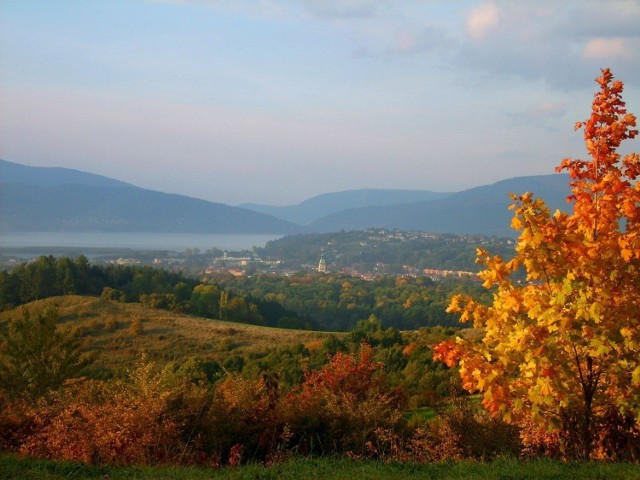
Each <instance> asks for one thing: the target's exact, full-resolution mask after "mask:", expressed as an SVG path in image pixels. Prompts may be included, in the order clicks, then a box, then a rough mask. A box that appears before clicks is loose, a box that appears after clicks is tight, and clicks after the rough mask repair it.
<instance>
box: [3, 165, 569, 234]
mask: <svg viewBox="0 0 640 480" xmlns="http://www.w3.org/2000/svg"><path fill="white" fill-rule="evenodd" d="M528 191H529V192H533V193H534V195H535V196H536V197H541V198H543V199H544V200H545V201H546V203H547V205H548V206H549V207H550V209H551V210H552V211H553V210H555V209H561V210H563V209H564V210H566V209H568V208H569V206H568V205H567V203H566V197H567V196H568V195H569V194H570V190H569V178H568V176H567V175H564V174H553V175H540V176H528V177H516V178H511V179H507V180H502V181H500V182H496V183H494V184H492V185H483V186H479V187H475V188H471V189H468V190H464V191H461V192H457V193H438V192H430V191H421V190H372V189H363V190H349V191H345V192H337V193H328V194H324V195H319V196H316V197H313V198H310V199H308V200H306V201H304V202H301V203H300V204H298V205H292V206H289V207H269V206H265V205H262V206H260V205H249V204H247V205H246V206H247V207H252V208H253V209H252V210H250V209H247V208H241V207H232V206H229V205H224V204H221V203H213V202H208V201H205V200H200V199H196V198H191V197H187V196H184V195H176V194H169V193H162V192H157V191H153V190H146V189H143V188H140V187H137V186H134V185H131V184H128V183H125V182H121V181H119V180H114V179H111V178H108V177H104V176H100V175H93V174H90V173H86V172H81V171H78V170H71V169H66V168H44V167H29V166H25V165H20V164H16V163H12V162H7V161H5V160H0V232H37V231H66V232H80V231H84V232H90V231H94V232H164V233H177V232H181V233H236V234H258V233H264V234H282V235H286V234H292V233H305V232H308V233H318V232H333V231H340V230H362V229H367V228H371V227H383V228H387V229H400V230H417V231H427V232H434V233H457V234H482V235H488V236H493V235H495V236H508V237H514V236H515V235H516V234H517V232H514V231H513V230H511V228H510V222H511V217H512V215H513V214H512V212H511V211H509V210H508V206H509V204H510V203H512V202H511V199H510V198H509V193H516V194H522V193H525V192H528ZM254 210H261V211H254ZM327 212H328V213H327ZM276 215H277V216H279V217H280V218H276ZM286 219H289V221H287V220H286ZM292 220H296V222H297V224H296V222H293V221H292ZM303 225H304V226H303Z"/></svg>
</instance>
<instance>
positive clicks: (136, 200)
mask: <svg viewBox="0 0 640 480" xmlns="http://www.w3.org/2000/svg"><path fill="white" fill-rule="evenodd" d="M0 200H2V201H1V202H0V232H39V231H40V232H43V231H47V232H51V231H57V232H83V231H85V232H86V231H93V232H164V233H169V232H172V233H173V232H180V233H238V234H254V233H263V234H266V233H269V234H272V233H273V234H285V233H291V232H294V231H297V229H298V228H297V226H295V225H293V224H292V223H289V222H286V221H284V220H281V219H278V218H275V217H272V216H269V215H266V214H263V213H257V212H253V211H250V210H245V209H242V208H237V207H231V206H229V205H224V204H221V203H212V202H207V201H205V200H199V199H196V198H191V197H186V196H183V195H175V194H168V193H162V192H157V191H153V190H146V189H143V188H139V187H136V186H134V185H129V184H127V183H124V182H120V181H118V180H112V179H109V178H107V177H102V176H99V175H93V174H89V173H84V172H78V171H76V170H70V169H63V168H43V167H26V166H24V165H18V164H13V163H11V162H6V161H0Z"/></svg>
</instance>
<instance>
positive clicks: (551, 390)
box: [434, 69, 640, 458]
mask: <svg viewBox="0 0 640 480" xmlns="http://www.w3.org/2000/svg"><path fill="white" fill-rule="evenodd" d="M596 81H597V82H598V84H599V85H600V89H599V91H598V92H597V93H596V94H595V95H594V100H593V108H592V113H591V116H590V118H589V119H588V120H586V121H585V122H579V123H577V124H576V129H584V138H585V143H586V147H587V151H588V152H589V155H590V156H591V159H589V160H579V159H571V158H567V159H565V160H563V161H562V163H561V164H560V166H559V167H558V168H557V171H565V170H566V171H567V172H568V173H569V175H570V177H571V181H570V186H571V187H572V195H571V196H570V197H569V198H568V200H569V201H570V202H571V203H572V207H573V211H572V213H568V214H567V213H562V212H560V211H556V212H555V213H553V214H551V212H550V211H549V209H548V208H547V206H546V205H545V203H544V201H543V200H542V199H539V198H534V197H533V195H532V194H530V193H526V194H524V195H522V196H519V197H517V196H515V195H514V196H513V199H514V201H515V204H514V205H513V206H512V209H513V210H514V211H515V215H514V218H513V220H512V226H513V228H515V229H516V230H518V231H520V232H521V233H520V236H519V239H518V242H517V247H516V252H515V255H514V257H513V258H512V259H511V260H509V261H505V260H503V259H502V258H500V257H497V256H490V255H489V254H488V253H487V252H486V251H483V250H481V249H479V250H478V262H479V263H482V264H484V266H485V270H484V271H483V272H481V274H480V276H481V278H482V279H483V280H484V286H485V287H487V288H493V289H494V292H495V293H494V296H493V303H492V304H491V305H488V306H487V305H482V304H479V303H477V302H475V301H473V300H472V299H470V298H468V297H464V296H456V297H455V298H454V299H453V300H452V302H451V304H450V305H449V309H448V311H450V312H458V313H460V314H461V321H463V322H472V323H473V326H474V327H481V328H483V329H484V338H483V339H482V341H480V342H473V341H471V340H463V339H457V340H456V341H450V342H444V343H441V344H439V345H438V346H437V347H436V348H435V353H434V356H435V358H436V359H438V360H441V361H444V362H446V363H447V364H448V365H450V366H453V365H458V367H459V370H460V375H461V378H462V382H463V386H464V388H465V389H467V390H469V391H476V392H482V394H483V400H482V404H483V406H484V407H485V408H487V409H488V410H489V411H490V412H492V413H493V414H495V415H496V416H501V417H503V418H504V419H506V420H507V421H510V422H518V421H521V420H527V421H530V420H533V421H534V422H536V423H537V424H539V425H541V426H543V427H546V428H547V429H550V430H557V431H558V430H559V431H560V432H562V435H561V438H562V439H563V440H564V442H565V446H566V449H567V451H566V453H567V454H569V455H573V456H580V457H584V458H587V457H591V458H597V457H611V456H619V455H621V454H622V453H623V452H622V450H623V449H624V448H628V445H627V447H625V446H624V445H623V443H624V442H625V441H627V443H628V441H629V439H630V438H631V437H634V436H637V434H638V426H639V424H640V184H639V183H638V182H637V177H638V175H639V174H640V162H639V158H638V154H628V155H625V156H624V157H623V156H622V155H620V154H619V153H617V149H618V147H619V146H620V144H621V142H622V141H623V140H626V139H632V138H634V137H635V136H636V135H637V133H638V131H637V130H635V129H634V128H633V127H635V126H636V117H635V116H634V115H632V114H630V113H627V111H626V109H625V103H624V102H623V101H622V98H621V93H622V90H623V84H622V82H620V81H617V80H614V79H613V75H612V74H611V72H610V70H609V69H603V70H602V76H601V77H599V78H597V79H596ZM522 269H523V270H524V271H525V272H526V281H524V282H518V281H516V280H515V279H514V278H513V277H514V276H513V274H514V273H515V272H516V271H519V270H520V271H521V270H522ZM621 426H623V427H624V428H622V427H621ZM621 428H622V430H625V429H626V430H625V431H626V432H631V433H630V434H628V435H627V436H626V437H625V433H624V432H623V433H620V432H621ZM616 432H617V433H616ZM616 435H617V436H616ZM632 441H633V442H635V443H636V444H637V443H638V439H637V438H635V440H632Z"/></svg>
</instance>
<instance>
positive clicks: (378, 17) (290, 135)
mask: <svg viewBox="0 0 640 480" xmlns="http://www.w3.org/2000/svg"><path fill="white" fill-rule="evenodd" d="M603 67H610V68H611V69H612V72H613V74H614V76H615V77H616V78H617V79H620V80H622V81H623V82H624V84H625V92H624V94H623V98H624V100H625V101H626V102H627V107H628V109H629V111H631V112H632V113H635V114H636V115H640V0H636V1H633V0H607V1H605V0H602V1H596V0H575V1H574V0H563V1H557V0H537V1H525V0H522V1H517V0H513V1H499V0H495V1H486V0H480V1H437V0H402V1H400V0H298V1H285V0H253V1H243V0H103V1H99V0H39V1H37V0H2V1H0V158H3V159H4V160H9V161H13V162H17V163H22V164H26V165H34V166H55V167H66V168H73V169H77V170H82V171H87V172H91V173H96V174H101V175H106V176H109V177H112V178H116V179H119V180H123V181H126V182H130V183H133V184H135V185H138V186H141V187H144V188H149V189H153V190H160V191H163V192H170V193H179V194H183V195H188V196H191V197H197V198H202V199H205V200H209V201H213V202H220V203H226V204H230V205H238V204H242V203H245V202H252V203H262V204H270V205H290V204H296V203H298V202H301V201H303V200H305V199H308V198H310V197H313V196H315V195H318V194H322V193H327V192H336V191H342V190H349V189H360V188H393V189H418V190H433V191H460V190H464V189H466V188H471V187H474V186H478V185H483V184H488V183H493V182H496V181H499V180H502V179H505V178H510V177H516V176H524V175H544V174H551V173H553V172H554V168H555V167H556V166H557V165H558V164H559V163H560V161H561V160H562V159H563V158H565V157H580V158H584V157H585V156H586V153H585V148H584V144H583V138H582V134H581V132H576V131H574V124H575V123H576V122H577V121H581V120H585V119H586V118H588V116H589V114H590V109H591V101H592V98H593V93H594V92H595V91H596V90H597V85H596V83H595V82H594V79H595V78H596V77H597V76H599V74H600V69H601V68H603ZM625 148H627V149H629V151H638V150H640V148H639V145H638V140H634V141H633V142H630V143H628V144H627V146H626V147H625Z"/></svg>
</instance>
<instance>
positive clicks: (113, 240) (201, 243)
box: [0, 232, 282, 252]
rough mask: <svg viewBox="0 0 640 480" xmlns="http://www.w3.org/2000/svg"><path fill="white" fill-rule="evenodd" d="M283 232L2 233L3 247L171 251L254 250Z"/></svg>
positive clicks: (1, 244)
mask: <svg viewBox="0 0 640 480" xmlns="http://www.w3.org/2000/svg"><path fill="white" fill-rule="evenodd" d="M281 237H282V235H236V234H233V235H232V234H199V233H101V232H80V233H70V232H28V233H2V234H0V250H1V249H5V248H29V247H72V248H80V249H81V248H92V249H96V248H105V249H115V248H127V249H132V250H171V251H175V252H183V251H184V250H186V249H188V248H190V249H194V248H198V249H200V251H202V252H204V251H206V250H209V249H211V248H214V247H215V248H219V249H221V250H251V248H252V247H264V246H265V245H266V243H267V242H268V241H269V240H275V239H278V238H281Z"/></svg>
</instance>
